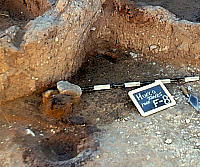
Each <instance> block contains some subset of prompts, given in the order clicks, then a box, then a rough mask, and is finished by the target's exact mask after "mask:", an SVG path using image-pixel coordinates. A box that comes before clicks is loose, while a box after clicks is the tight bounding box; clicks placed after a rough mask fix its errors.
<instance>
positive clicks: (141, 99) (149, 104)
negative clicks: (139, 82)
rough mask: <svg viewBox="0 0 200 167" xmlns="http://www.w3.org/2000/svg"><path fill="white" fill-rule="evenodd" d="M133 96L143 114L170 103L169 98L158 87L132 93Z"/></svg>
mask: <svg viewBox="0 0 200 167" xmlns="http://www.w3.org/2000/svg"><path fill="white" fill-rule="evenodd" d="M133 96H134V97H135V99H136V100H137V102H138V103H139V105H140V107H141V108H142V110H143V111H144V113H145V112H148V111H150V110H153V109H156V108H158V107H161V106H163V105H166V104H170V103H171V100H170V98H169V97H168V95H167V94H166V93H165V91H164V90H163V89H162V87H161V86H160V85H157V86H154V87H151V88H149V89H145V90H143V91H140V92H137V93H134V94H133Z"/></svg>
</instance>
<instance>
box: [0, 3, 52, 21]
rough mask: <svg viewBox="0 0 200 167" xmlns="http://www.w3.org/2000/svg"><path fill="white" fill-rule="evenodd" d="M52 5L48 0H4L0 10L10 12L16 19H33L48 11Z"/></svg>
mask: <svg viewBox="0 0 200 167" xmlns="http://www.w3.org/2000/svg"><path fill="white" fill-rule="evenodd" d="M50 7H51V5H50V3H49V2H48V0H2V1H1V2H0V9H1V10H3V11H7V12H9V15H10V16H11V17H13V18H15V19H20V20H21V19H33V18H35V17H37V16H39V15H41V14H43V13H44V12H45V11H46V10H48V9H50Z"/></svg>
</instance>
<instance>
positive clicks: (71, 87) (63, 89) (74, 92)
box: [57, 81, 82, 97]
mask: <svg viewBox="0 0 200 167" xmlns="http://www.w3.org/2000/svg"><path fill="white" fill-rule="evenodd" d="M57 89H58V90H59V92H60V94H66V95H71V96H72V97H80V96H81V95H82V90H81V88H80V87H79V86H78V85H75V84H71V83H70V82H68V81H59V82H58V83H57Z"/></svg>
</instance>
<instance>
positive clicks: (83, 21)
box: [0, 0, 200, 103]
mask: <svg viewBox="0 0 200 167" xmlns="http://www.w3.org/2000/svg"><path fill="white" fill-rule="evenodd" d="M55 2H56V1H54V3H49V4H50V5H51V9H46V10H47V11H46V12H45V13H44V14H41V16H39V17H37V18H35V19H34V20H31V21H29V22H28V24H27V25H26V26H25V27H24V28H23V30H19V27H17V26H14V27H10V28H8V29H6V30H5V31H2V32H1V33H0V34H1V35H0V67H1V68H0V103H3V102H5V101H8V100H13V99H15V98H18V97H22V96H25V95H30V94H31V93H33V92H35V91H42V90H44V89H46V88H48V87H52V86H54V85H55V83H56V82H57V81H59V80H67V79H68V78H69V77H70V76H71V75H72V74H74V73H75V72H76V71H77V70H78V68H79V67H80V66H81V64H82V63H83V62H84V61H85V60H86V58H87V56H89V55H94V54H96V53H106V52H107V51H113V52H116V50H118V49H119V50H135V51H136V52H141V53H144V54H152V55H157V56H158V60H159V61H162V60H166V61H169V62H171V63H174V64H176V65H179V66H180V65H181V64H191V65H194V66H197V67H199V65H200V57H199V55H200V49H199V47H198V46H199V42H200V40H199V36H200V31H199V29H200V25H199V24H198V23H192V22H188V21H184V20H180V19H178V18H176V17H175V16H174V15H173V14H171V13H169V12H168V11H167V10H165V9H163V8H161V7H151V6H146V7H145V6H144V7H136V6H135V5H134V4H133V2H131V1H128V0H96V1H93V0H87V1H85V0H58V2H57V3H55ZM52 4H55V5H52ZM19 31H22V32H23V33H21V35H20V36H19V35H17V34H19ZM16 38H17V40H18V43H17V44H16V42H13V41H16Z"/></svg>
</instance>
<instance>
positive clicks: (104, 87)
mask: <svg viewBox="0 0 200 167" xmlns="http://www.w3.org/2000/svg"><path fill="white" fill-rule="evenodd" d="M156 81H161V82H162V83H163V84H169V83H176V82H177V83H178V82H185V83H187V82H194V81H199V76H185V77H180V78H172V79H168V78H166V79H157V80H152V81H141V82H140V81H135V82H134V81H132V82H125V83H111V84H105V85H94V86H85V87H81V89H82V91H98V90H109V89H114V88H115V89H116V88H132V87H140V86H144V85H147V84H151V83H153V82H156Z"/></svg>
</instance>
